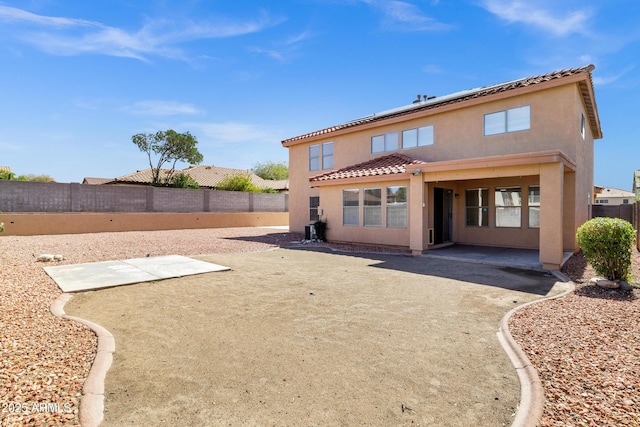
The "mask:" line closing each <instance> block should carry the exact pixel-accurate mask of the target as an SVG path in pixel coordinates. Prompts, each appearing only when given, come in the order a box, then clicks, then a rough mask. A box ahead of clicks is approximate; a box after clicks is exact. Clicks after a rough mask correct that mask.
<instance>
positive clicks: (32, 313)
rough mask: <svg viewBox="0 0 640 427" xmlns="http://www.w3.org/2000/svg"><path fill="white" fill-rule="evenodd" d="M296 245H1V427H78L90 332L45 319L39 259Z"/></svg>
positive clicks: (198, 237)
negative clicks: (64, 426)
mask: <svg viewBox="0 0 640 427" xmlns="http://www.w3.org/2000/svg"><path fill="white" fill-rule="evenodd" d="M239 236H242V237H239ZM300 239H301V235H296V234H288V233H286V234H285V233H282V232H281V231H278V230H274V229H267V228H237V229H207V230H176V231H156V232H123V233H100V234H74V235H57V236H2V237H0V248H1V249H0V405H1V408H0V426H2V427H8V426H55V425H79V424H78V407H79V398H80V396H81V392H82V384H83V382H84V380H85V378H86V376H87V374H88V372H89V368H90V367H91V363H92V362H93V359H94V357H95V352H96V338H95V335H94V334H93V332H92V331H91V330H90V329H88V328H86V327H84V326H82V325H79V324H77V323H75V322H72V321H69V320H65V319H60V318H57V317H55V316H53V315H52V314H51V313H50V311H49V307H50V305H51V303H52V302H53V300H54V299H56V298H57V297H58V296H59V295H60V294H61V291H60V289H59V288H58V287H57V285H56V284H55V282H54V281H53V280H52V279H51V278H49V276H48V275H47V274H46V273H45V272H44V270H43V269H42V267H43V264H42V263H40V262H36V259H35V257H37V256H38V255H40V254H43V253H51V254H62V255H64V257H65V259H64V261H62V262H60V264H75V263H81V262H94V261H106V260H115V259H126V258H137V257H144V256H146V255H147V254H151V255H152V256H155V255H170V254H180V255H187V256H188V255H202V254H210V253H225V252H251V251H260V250H265V249H269V248H272V247H277V246H279V245H280V244H287V243H288V242H289V241H291V240H295V241H300Z"/></svg>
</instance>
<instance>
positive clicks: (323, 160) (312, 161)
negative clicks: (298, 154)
mask: <svg viewBox="0 0 640 427" xmlns="http://www.w3.org/2000/svg"><path fill="white" fill-rule="evenodd" d="M321 147H322V149H321ZM320 169H333V142H325V143H323V144H322V146H321V145H320V144H315V145H311V146H309V170H310V171H317V170H320Z"/></svg>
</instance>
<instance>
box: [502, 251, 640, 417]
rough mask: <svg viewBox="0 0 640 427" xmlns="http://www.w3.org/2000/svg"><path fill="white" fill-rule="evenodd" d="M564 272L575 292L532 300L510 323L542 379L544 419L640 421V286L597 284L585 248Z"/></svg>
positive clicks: (639, 262)
mask: <svg viewBox="0 0 640 427" xmlns="http://www.w3.org/2000/svg"><path fill="white" fill-rule="evenodd" d="M563 272H564V273H565V274H566V275H568V276H569V277H570V278H571V279H572V280H573V281H574V282H575V283H576V290H575V292H573V293H572V294H570V295H568V296H567V297H565V298H561V299H556V300H549V301H544V302H541V303H538V304H534V305H531V306H528V307H526V308H524V309H522V310H520V311H518V312H517V313H516V314H515V315H514V316H513V317H511V320H510V324H509V327H510V330H511V333H512V335H513V337H514V338H515V339H516V341H517V342H518V343H519V344H520V345H521V346H522V348H523V349H524V351H525V353H526V354H527V356H528V357H529V359H530V360H531V363H532V364H533V366H535V368H536V369H537V370H538V375H539V376H540V380H541V381H542V386H543V388H544V393H545V407H544V415H543V419H542V423H541V425H543V426H623V425H625V426H626V425H628V426H640V299H638V298H637V293H638V292H640V291H638V290H637V289H636V290H633V291H630V292H624V291H617V290H606V289H602V288H599V287H597V286H594V285H590V284H589V279H591V278H592V277H595V272H594V271H593V269H592V268H591V267H590V266H589V265H588V264H587V262H586V260H585V259H584V257H583V256H582V253H578V254H576V255H574V256H573V257H571V258H570V259H569V261H568V262H567V263H566V265H565V266H564V267H563ZM633 276H634V279H635V280H636V281H637V280H638V278H640V254H639V253H638V252H637V251H634V255H633Z"/></svg>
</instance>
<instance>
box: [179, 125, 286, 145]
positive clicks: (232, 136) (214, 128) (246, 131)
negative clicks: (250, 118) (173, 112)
mask: <svg viewBox="0 0 640 427" xmlns="http://www.w3.org/2000/svg"><path fill="white" fill-rule="evenodd" d="M183 127H185V128H187V129H193V134H194V135H198V139H199V140H209V141H213V142H214V143H216V144H238V143H243V142H273V143H276V144H277V143H279V142H280V140H281V135H279V132H278V131H277V130H276V129H275V128H270V127H266V126H260V125H254V124H251V123H240V122H222V123H210V122H200V123H185V124H184V126H183Z"/></svg>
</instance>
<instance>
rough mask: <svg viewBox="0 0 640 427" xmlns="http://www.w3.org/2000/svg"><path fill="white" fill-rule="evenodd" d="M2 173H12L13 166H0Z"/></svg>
mask: <svg viewBox="0 0 640 427" xmlns="http://www.w3.org/2000/svg"><path fill="white" fill-rule="evenodd" d="M0 171H3V172H9V173H11V166H0Z"/></svg>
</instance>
